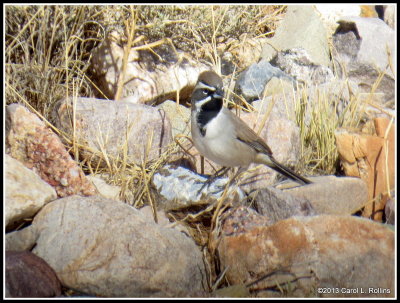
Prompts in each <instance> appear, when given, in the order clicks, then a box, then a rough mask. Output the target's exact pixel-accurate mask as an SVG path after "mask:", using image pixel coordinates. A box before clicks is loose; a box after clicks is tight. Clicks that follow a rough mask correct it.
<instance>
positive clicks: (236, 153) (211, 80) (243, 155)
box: [191, 71, 312, 184]
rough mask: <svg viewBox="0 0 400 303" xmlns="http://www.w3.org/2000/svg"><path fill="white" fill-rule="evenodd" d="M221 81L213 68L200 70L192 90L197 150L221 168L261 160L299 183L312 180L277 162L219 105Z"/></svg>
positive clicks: (194, 139) (253, 134) (222, 93)
mask: <svg viewBox="0 0 400 303" xmlns="http://www.w3.org/2000/svg"><path fill="white" fill-rule="evenodd" d="M223 96H224V91H223V83H222V79H221V77H220V76H218V75H217V74H216V73H215V72H213V71H205V72H202V73H201V74H200V76H199V79H198V81H197V84H196V87H195V88H194V90H193V93H192V98H191V103H192V117H191V120H192V121H191V129H192V139H193V142H194V145H195V146H196V148H197V150H198V151H199V152H200V154H202V155H203V156H204V157H206V158H208V159H210V160H212V161H214V162H215V163H217V164H219V165H222V166H225V167H235V166H239V167H243V168H246V167H248V166H249V165H250V164H251V163H261V164H265V165H267V166H268V167H270V168H272V169H274V170H276V171H277V172H279V173H281V174H282V175H284V176H286V177H287V178H290V179H292V180H294V181H296V182H298V183H300V184H309V183H312V182H311V181H310V180H308V179H306V178H304V177H302V176H300V175H298V174H296V173H295V172H293V171H292V170H290V169H289V168H287V167H285V166H283V165H282V164H280V163H279V162H277V161H276V160H275V159H274V157H273V156H272V151H271V149H270V148H269V146H268V145H267V144H266V143H265V142H264V141H263V140H262V139H261V138H260V137H259V136H258V135H257V134H256V133H255V132H254V131H253V130H252V129H251V128H250V127H249V126H247V124H246V123H245V122H243V121H242V120H241V119H240V118H239V117H237V116H236V115H235V114H233V113H232V112H231V111H229V109H227V108H226V107H224V106H223V100H222V99H223Z"/></svg>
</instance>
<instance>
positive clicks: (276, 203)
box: [254, 186, 316, 225]
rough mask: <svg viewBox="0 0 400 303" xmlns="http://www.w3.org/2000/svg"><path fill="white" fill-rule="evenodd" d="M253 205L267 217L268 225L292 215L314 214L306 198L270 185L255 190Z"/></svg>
mask: <svg viewBox="0 0 400 303" xmlns="http://www.w3.org/2000/svg"><path fill="white" fill-rule="evenodd" d="M254 206H255V208H256V209H257V210H258V212H259V213H260V214H262V215H264V216H265V217H266V218H268V222H269V224H270V225H272V224H274V223H276V222H278V221H279V220H283V219H287V218H290V217H293V216H312V215H315V214H316V212H315V210H314V208H313V206H312V205H311V203H310V202H309V201H308V200H307V199H306V198H298V197H296V196H293V195H291V194H289V193H287V192H284V191H282V190H280V189H277V188H274V187H272V186H267V187H266V188H263V189H261V190H259V191H257V194H256V195H255V196H254Z"/></svg>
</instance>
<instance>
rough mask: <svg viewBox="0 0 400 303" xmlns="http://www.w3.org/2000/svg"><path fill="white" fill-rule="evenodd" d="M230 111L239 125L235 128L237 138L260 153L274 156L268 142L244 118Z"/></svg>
mask: <svg viewBox="0 0 400 303" xmlns="http://www.w3.org/2000/svg"><path fill="white" fill-rule="evenodd" d="M228 112H229V114H230V115H231V116H232V120H233V122H234V123H235V124H236V125H237V127H236V128H235V129H236V137H237V139H238V140H240V141H242V142H243V143H246V144H247V145H249V146H251V147H252V148H254V149H255V150H256V151H257V152H259V153H263V154H267V155H268V156H272V151H271V149H270V148H269V146H268V145H267V143H265V142H264V140H263V139H261V138H260V136H258V135H257V134H256V133H255V132H254V131H253V130H252V129H251V128H250V127H249V126H248V125H247V124H246V123H245V122H244V121H243V120H242V119H240V118H239V117H238V116H236V115H235V114H234V113H232V112H231V111H228Z"/></svg>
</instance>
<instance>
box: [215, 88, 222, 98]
mask: <svg viewBox="0 0 400 303" xmlns="http://www.w3.org/2000/svg"><path fill="white" fill-rule="evenodd" d="M223 97H224V91H223V89H222V88H218V89H217V90H216V91H215V92H214V94H213V98H216V99H222V98H223Z"/></svg>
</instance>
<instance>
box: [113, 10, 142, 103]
mask: <svg viewBox="0 0 400 303" xmlns="http://www.w3.org/2000/svg"><path fill="white" fill-rule="evenodd" d="M130 9H131V20H130V24H129V23H128V21H126V22H124V23H125V28H126V30H127V34H128V41H127V45H126V46H125V48H124V56H123V58H122V72H121V73H120V74H119V77H118V83H117V93H116V94H115V100H116V101H118V100H119V99H120V98H121V94H122V89H123V87H124V79H125V74H126V68H127V66H128V59H129V53H130V51H131V47H132V44H133V36H134V35H135V30H136V28H135V26H136V16H137V15H136V14H135V10H134V9H133V7H132V5H131V6H130Z"/></svg>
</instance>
